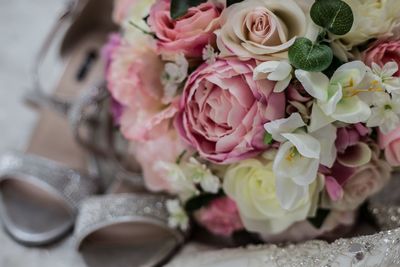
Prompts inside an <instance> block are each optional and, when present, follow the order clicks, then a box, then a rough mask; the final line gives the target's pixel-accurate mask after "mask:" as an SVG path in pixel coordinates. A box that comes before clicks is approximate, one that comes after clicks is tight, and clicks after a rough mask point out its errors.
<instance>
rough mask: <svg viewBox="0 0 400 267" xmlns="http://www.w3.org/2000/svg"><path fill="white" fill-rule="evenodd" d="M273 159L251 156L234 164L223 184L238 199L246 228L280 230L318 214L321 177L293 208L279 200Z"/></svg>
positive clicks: (260, 231) (231, 195) (278, 231)
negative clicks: (284, 207) (284, 205)
mask: <svg viewBox="0 0 400 267" xmlns="http://www.w3.org/2000/svg"><path fill="white" fill-rule="evenodd" d="M275 182H276V181H275V175H274V173H273V171H272V162H270V161H267V162H264V161H261V160H257V159H248V160H244V161H241V162H240V163H238V164H234V165H231V166H230V167H229V168H228V170H227V172H226V174H225V176H224V184H223V188H224V191H225V192H226V194H227V195H228V196H229V197H230V198H232V199H233V200H235V202H236V204H237V206H238V209H239V213H240V217H241V219H242V221H243V224H244V226H245V228H246V229H247V230H249V231H253V232H258V233H260V234H277V233H280V232H282V231H284V230H285V229H287V228H288V227H290V226H291V225H292V224H293V223H295V222H298V221H302V220H304V219H306V218H307V217H308V216H312V215H314V214H315V211H316V208H317V200H318V193H319V192H320V190H321V189H322V185H323V183H322V182H321V179H316V181H315V182H313V183H312V184H311V185H310V187H309V191H308V194H307V195H306V196H305V197H304V198H303V199H301V200H300V201H298V203H297V204H296V205H294V207H293V208H292V209H290V210H285V209H283V208H282V207H281V205H280V204H279V200H278V198H277V194H276V185H275Z"/></svg>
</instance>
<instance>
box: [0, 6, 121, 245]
mask: <svg viewBox="0 0 400 267" xmlns="http://www.w3.org/2000/svg"><path fill="white" fill-rule="evenodd" d="M112 4H113V2H112V0H81V1H77V0H76V1H70V2H69V5H68V7H67V9H66V11H65V12H64V13H63V14H62V15H61V16H60V18H59V20H58V22H57V23H56V24H55V26H54V28H53V30H52V31H51V32H50V34H49V36H48V37H47V38H46V40H45V42H44V44H43V46H42V48H41V50H40V52H39V53H38V55H37V59H36V62H35V65H34V69H33V70H34V73H33V74H34V75H33V85H34V88H33V90H32V91H30V92H29V93H28V95H27V97H26V100H27V101H28V102H29V103H30V104H33V105H34V106H36V107H37V108H38V109H39V111H40V119H39V122H38V125H37V127H36V129H35V130H34V132H33V135H32V140H31V144H30V145H29V147H28V149H27V151H26V152H27V153H28V154H30V155H25V154H22V153H11V154H7V155H4V156H3V157H2V159H1V162H0V165H1V166H0V194H1V199H0V207H1V210H0V212H1V213H2V214H1V216H0V217H1V219H2V221H3V224H4V227H5V229H6V230H7V232H8V233H9V234H10V235H11V236H12V237H13V238H14V239H16V240H17V241H19V242H21V243H23V244H26V245H44V244H47V243H49V242H52V241H55V240H57V239H59V238H61V237H62V236H63V235H65V234H66V233H67V232H68V231H69V230H70V229H71V228H72V226H73V224H74V221H75V216H76V214H77V210H78V207H79V205H80V202H81V201H82V199H84V198H86V197H88V196H89V195H92V194H94V193H96V192H97V191H98V188H99V185H100V183H99V182H100V181H99V179H94V178H92V177H93V176H91V175H88V174H87V165H88V162H89V161H90V159H88V158H87V157H86V155H85V153H83V151H82V148H81V147H80V146H78V144H77V143H76V141H75V140H74V137H73V134H72V132H71V130H70V125H69V122H68V119H67V117H66V116H65V115H68V114H70V113H73V112H72V111H71V110H72V109H73V108H72V106H73V105H74V104H73V103H74V102H75V100H76V99H77V97H78V95H80V91H81V90H82V89H86V88H88V87H89V86H90V85H92V84H95V83H97V82H98V81H102V79H103V72H104V63H103V61H102V60H101V57H100V50H101V48H102V46H103V44H104V42H105V40H106V39H107V36H108V34H109V32H110V31H113V30H115V29H116V28H117V27H116V26H115V25H114V24H113V23H112V21H111V10H112ZM52 52H53V54H55V55H51V54H52ZM46 65H48V66H47V68H46ZM57 66H61V67H60V68H59V69H60V70H61V71H60V72H59V74H60V78H59V79H58V80H57V81H56V82H55V84H54V83H50V82H49V81H50V80H51V78H52V77H55V76H57V75H53V74H54V73H53V72H51V71H52V70H53V69H56V67H57ZM44 81H46V84H48V86H47V87H49V88H56V90H55V92H54V94H48V93H46V92H47V89H48V88H46V86H45V83H44ZM54 111H57V112H54ZM60 113H61V114H60ZM36 155H40V157H37V156H36ZM48 159H51V160H48ZM53 160H54V161H53Z"/></svg>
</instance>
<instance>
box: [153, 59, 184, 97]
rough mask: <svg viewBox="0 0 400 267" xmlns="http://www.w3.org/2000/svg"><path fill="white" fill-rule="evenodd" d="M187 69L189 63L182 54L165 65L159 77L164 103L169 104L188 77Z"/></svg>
mask: <svg viewBox="0 0 400 267" xmlns="http://www.w3.org/2000/svg"><path fill="white" fill-rule="evenodd" d="M188 69H189V63H188V61H187V60H186V58H185V56H184V55H183V54H178V55H177V56H176V57H175V60H174V61H173V62H168V63H167V64H165V67H164V72H163V74H162V75H161V82H162V84H163V85H164V98H163V102H164V103H169V102H171V100H172V99H173V98H174V96H175V95H176V92H177V90H178V87H179V86H180V84H181V83H182V82H183V81H184V80H185V79H186V77H187V75H188ZM150 71H151V70H150Z"/></svg>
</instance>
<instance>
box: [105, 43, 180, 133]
mask: <svg viewBox="0 0 400 267" xmlns="http://www.w3.org/2000/svg"><path fill="white" fill-rule="evenodd" d="M163 69H164V63H163V62H162V61H161V59H160V58H159V56H158V55H157V54H156V52H155V48H154V47H152V46H151V41H150V39H147V37H143V38H138V39H137V40H136V42H135V44H134V45H131V44H128V43H122V44H121V45H120V46H119V47H118V49H117V50H116V51H115V52H114V53H113V54H112V60H111V63H110V66H109V69H108V72H107V74H106V78H107V82H108V89H109V91H110V93H111V95H112V96H113V98H114V99H115V100H116V101H118V102H119V103H120V104H121V105H122V106H123V112H122V115H121V119H120V123H121V131H122V133H123V134H124V136H125V137H126V138H127V139H129V140H134V141H144V140H148V139H150V138H152V137H154V132H157V131H161V129H162V130H163V131H166V130H167V129H168V127H169V125H170V119H171V118H173V117H174V115H175V114H176V112H177V111H178V105H177V101H174V102H173V103H171V104H169V105H165V104H164V103H163V102H162V99H163V96H164V88H163V86H162V84H161V79H160V76H161V73H162V72H163ZM149 70H151V71H149Z"/></svg>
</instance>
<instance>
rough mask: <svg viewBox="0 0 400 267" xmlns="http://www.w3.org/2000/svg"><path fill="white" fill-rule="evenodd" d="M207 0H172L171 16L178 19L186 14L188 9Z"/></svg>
mask: <svg viewBox="0 0 400 267" xmlns="http://www.w3.org/2000/svg"><path fill="white" fill-rule="evenodd" d="M204 2H207V0H171V11H170V12H171V18H173V19H178V18H180V17H182V16H183V15H185V14H186V12H187V11H188V9H189V8H190V7H193V6H198V5H200V4H201V3H204Z"/></svg>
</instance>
